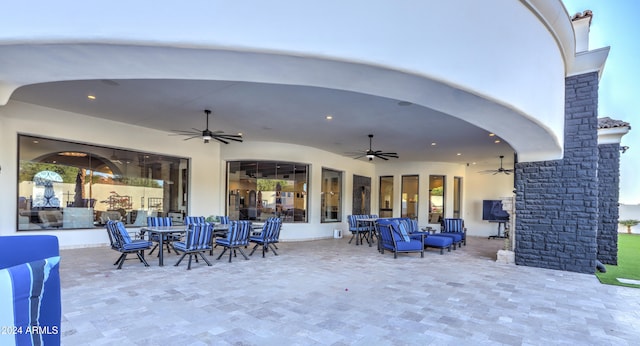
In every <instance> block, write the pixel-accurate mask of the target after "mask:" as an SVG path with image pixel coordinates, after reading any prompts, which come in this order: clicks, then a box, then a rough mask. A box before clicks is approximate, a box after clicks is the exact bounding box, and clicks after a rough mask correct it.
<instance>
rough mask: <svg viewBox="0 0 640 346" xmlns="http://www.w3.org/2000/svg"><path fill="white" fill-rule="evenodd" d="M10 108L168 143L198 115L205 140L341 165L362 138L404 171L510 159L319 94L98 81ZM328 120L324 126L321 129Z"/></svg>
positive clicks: (441, 127)
mask: <svg viewBox="0 0 640 346" xmlns="http://www.w3.org/2000/svg"><path fill="white" fill-rule="evenodd" d="M88 95H94V96H95V97H96V98H95V100H90V99H88V98H87V96H88ZM12 99H14V100H18V101H22V102H27V103H33V104H37V105H41V106H46V107H51V108H55V109H60V110H65V111H70V112H75V113H80V114H86V115H89V116H93V117H98V118H103V119H109V120H113V121H118V122H122V123H127V124H134V125H139V126H144V127H148V128H153V129H157V130H161V131H165V132H167V135H169V134H170V133H171V132H172V130H190V129H193V128H195V129H203V128H204V127H205V115H204V109H211V110H212V111H213V114H212V117H211V120H210V126H209V128H210V129H211V130H213V131H215V130H222V131H224V132H226V133H237V132H241V133H243V135H244V138H245V141H273V142H283V143H292V144H300V145H307V146H312V147H316V148H320V149H323V150H327V151H330V152H334V153H337V154H340V155H348V153H351V152H354V151H358V150H365V149H367V148H368V146H369V142H368V137H367V135H368V134H374V138H373V149H374V150H383V151H394V152H397V153H398V154H399V155H400V159H398V160H399V161H403V162H407V161H435V162H457V163H473V162H477V163H484V164H491V163H492V162H495V163H496V164H498V162H499V159H498V156H499V155H505V157H506V158H511V157H512V156H513V149H511V147H510V146H509V145H508V144H507V143H505V142H504V141H502V142H501V143H498V144H496V143H495V140H496V137H490V136H489V133H488V132H487V131H485V130H483V129H481V128H478V127H476V126H474V125H471V124H469V123H467V122H464V121H462V120H459V119H457V118H454V117H452V116H449V115H446V114H443V113H440V112H437V111H435V110H432V109H429V108H426V107H422V106H418V105H415V104H408V105H406V103H405V102H401V101H402V100H396V99H388V98H383V97H376V96H371V95H364V94H360V93H355V92H348V91H341V90H334V89H327V88H319V87H308V86H294V85H282V84H265V83H250V82H234V81H216V80H206V81H205V80H168V79H162V80H159V79H121V80H117V79H116V80H113V79H108V80H107V79H101V80H79V81H63V82H49V83H41V84H33V85H27V86H23V87H21V88H19V89H18V90H16V91H15V92H14V94H13V95H12ZM327 115H331V116H332V117H333V119H331V120H327V119H326V117H327ZM192 140H198V139H192ZM433 143H435V145H433ZM202 145H207V144H204V143H203V144H202ZM229 145H242V143H232V144H229ZM458 154H460V155H458ZM392 160H395V159H392ZM505 162H509V161H505Z"/></svg>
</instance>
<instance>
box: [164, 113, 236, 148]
mask: <svg viewBox="0 0 640 346" xmlns="http://www.w3.org/2000/svg"><path fill="white" fill-rule="evenodd" d="M204 114H205V115H206V116H207V126H206V127H205V129H204V130H199V129H196V128H193V129H192V130H173V131H174V132H175V133H174V134H172V135H173V136H189V137H188V138H185V139H184V140H185V141H186V140H189V139H194V138H202V140H203V141H204V142H205V143H209V141H210V140H212V139H215V140H216V141H218V142H221V143H224V144H229V141H236V142H242V135H231V134H226V133H224V131H220V130H218V131H211V130H209V115H210V114H211V111H210V110H208V109H205V110H204Z"/></svg>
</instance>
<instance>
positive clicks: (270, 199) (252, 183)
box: [227, 161, 308, 222]
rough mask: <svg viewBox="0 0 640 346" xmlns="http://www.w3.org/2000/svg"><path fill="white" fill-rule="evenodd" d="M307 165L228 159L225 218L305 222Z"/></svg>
mask: <svg viewBox="0 0 640 346" xmlns="http://www.w3.org/2000/svg"><path fill="white" fill-rule="evenodd" d="M307 167H308V166H307V165H304V164H298V163H290V162H275V161H229V162H228V163H227V194H228V196H229V199H228V205H227V214H228V215H229V218H230V219H231V220H258V221H264V220H266V219H268V218H269V217H279V218H281V219H282V220H283V221H284V222H307V170H308V168H307Z"/></svg>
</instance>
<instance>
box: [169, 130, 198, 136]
mask: <svg viewBox="0 0 640 346" xmlns="http://www.w3.org/2000/svg"><path fill="white" fill-rule="evenodd" d="M172 131H173V132H174V133H170V134H169V136H188V135H196V134H197V135H199V134H200V133H201V132H200V131H186V130H172Z"/></svg>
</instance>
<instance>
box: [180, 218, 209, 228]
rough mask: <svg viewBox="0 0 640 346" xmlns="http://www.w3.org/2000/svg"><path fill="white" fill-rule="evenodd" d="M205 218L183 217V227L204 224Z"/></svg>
mask: <svg viewBox="0 0 640 346" xmlns="http://www.w3.org/2000/svg"><path fill="white" fill-rule="evenodd" d="M205 222H206V218H205V217H204V216H185V218H184V225H185V226H187V227H188V226H189V225H191V224H194V223H205Z"/></svg>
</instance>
